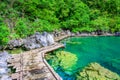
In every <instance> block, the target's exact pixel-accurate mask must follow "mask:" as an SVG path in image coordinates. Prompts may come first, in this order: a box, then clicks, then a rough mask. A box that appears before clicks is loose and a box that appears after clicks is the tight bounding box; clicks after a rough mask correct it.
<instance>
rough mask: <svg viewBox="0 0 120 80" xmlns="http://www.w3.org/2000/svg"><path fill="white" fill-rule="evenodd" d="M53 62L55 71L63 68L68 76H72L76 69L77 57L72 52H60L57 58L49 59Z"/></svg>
mask: <svg viewBox="0 0 120 80" xmlns="http://www.w3.org/2000/svg"><path fill="white" fill-rule="evenodd" d="M49 60H52V63H51V65H52V67H53V68H54V69H57V68H61V69H62V70H63V71H64V72H65V73H66V74H68V75H71V74H72V73H73V72H72V71H74V70H75V69H76V63H77V60H78V58H77V56H76V55H75V54H72V53H70V52H66V51H58V52H56V54H55V56H52V57H49Z"/></svg>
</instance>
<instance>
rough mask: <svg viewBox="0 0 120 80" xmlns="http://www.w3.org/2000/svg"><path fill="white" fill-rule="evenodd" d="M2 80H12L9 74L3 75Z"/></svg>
mask: <svg viewBox="0 0 120 80" xmlns="http://www.w3.org/2000/svg"><path fill="white" fill-rule="evenodd" d="M0 80H12V79H11V78H10V77H9V76H8V75H3V76H2V77H1V78H0Z"/></svg>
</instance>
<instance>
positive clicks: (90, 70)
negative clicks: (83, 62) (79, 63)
mask: <svg viewBox="0 0 120 80" xmlns="http://www.w3.org/2000/svg"><path fill="white" fill-rule="evenodd" d="M77 80H120V76H119V75H117V74H116V73H114V72H112V71H110V70H108V69H106V68H104V67H102V66H101V65H100V64H98V63H91V64H90V65H88V66H87V67H85V68H84V69H83V70H82V71H81V72H79V73H78V75H77Z"/></svg>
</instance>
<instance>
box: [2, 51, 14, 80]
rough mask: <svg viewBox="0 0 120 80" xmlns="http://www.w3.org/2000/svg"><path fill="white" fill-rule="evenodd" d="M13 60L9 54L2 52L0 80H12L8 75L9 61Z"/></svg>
mask: <svg viewBox="0 0 120 80" xmlns="http://www.w3.org/2000/svg"><path fill="white" fill-rule="evenodd" d="M9 58H11V56H10V55H9V54H8V52H6V51H3V52H0V80H12V79H11V78H10V77H9V76H8V75H7V74H8V67H7V60H8V59H9Z"/></svg>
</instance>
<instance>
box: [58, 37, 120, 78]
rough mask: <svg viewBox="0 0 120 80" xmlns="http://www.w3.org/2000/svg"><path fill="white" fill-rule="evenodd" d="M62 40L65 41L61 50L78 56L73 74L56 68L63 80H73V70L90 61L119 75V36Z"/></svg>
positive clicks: (81, 67) (82, 66)
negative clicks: (64, 45)
mask: <svg viewBox="0 0 120 80" xmlns="http://www.w3.org/2000/svg"><path fill="white" fill-rule="evenodd" d="M62 42H64V43H66V47H65V49H63V50H65V51H68V52H71V53H73V54H75V55H77V57H78V61H77V65H76V67H77V68H76V70H74V71H73V75H68V74H67V73H65V72H64V71H62V70H61V69H59V68H58V69H57V70H56V72H57V73H58V74H59V75H60V76H61V77H62V78H63V80H75V75H74V74H75V72H77V71H78V69H79V70H81V69H83V68H84V67H85V66H86V65H88V64H89V63H91V62H98V63H99V64H101V65H102V66H104V67H105V68H108V69H109V70H111V71H113V72H116V73H118V74H119V75H120V37H72V38H68V39H65V40H63V41H62Z"/></svg>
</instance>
